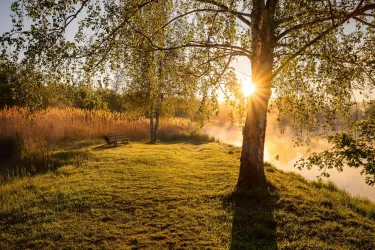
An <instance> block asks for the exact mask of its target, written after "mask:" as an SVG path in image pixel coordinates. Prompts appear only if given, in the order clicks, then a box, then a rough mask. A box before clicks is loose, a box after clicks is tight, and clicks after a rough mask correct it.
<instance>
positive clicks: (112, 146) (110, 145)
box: [93, 142, 129, 151]
mask: <svg viewBox="0 0 375 250" xmlns="http://www.w3.org/2000/svg"><path fill="white" fill-rule="evenodd" d="M126 145H129V143H121V142H120V143H118V144H103V145H100V146H97V147H95V148H93V150H94V151H100V150H106V149H112V148H118V147H121V146H126Z"/></svg>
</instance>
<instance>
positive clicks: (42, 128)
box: [0, 107, 197, 143]
mask: <svg viewBox="0 0 375 250" xmlns="http://www.w3.org/2000/svg"><path fill="white" fill-rule="evenodd" d="M194 131H197V127H196V126H195V124H194V123H193V122H191V121H189V120H187V119H182V118H166V119H163V120H162V121H161V126H160V129H159V135H160V137H161V138H163V137H168V136H169V135H173V134H181V133H191V132H194ZM19 133H21V134H23V136H24V137H25V138H42V139H43V140H45V141H47V142H49V143H56V142H60V141H63V140H83V139H98V138H102V136H103V135H106V134H113V133H122V134H126V135H127V136H129V137H130V138H131V139H132V140H136V141H144V140H147V139H148V138H149V121H148V119H146V118H143V117H140V118H136V119H134V118H132V117H131V116H128V115H127V114H124V113H119V112H109V111H105V110H83V109H77V108H64V109H58V108H48V109H46V110H41V111H37V112H34V113H30V112H29V110H28V109H26V108H17V107H12V108H5V109H3V110H1V111H0V138H3V137H8V136H15V135H16V134H19ZM166 134H167V135H168V136H166Z"/></svg>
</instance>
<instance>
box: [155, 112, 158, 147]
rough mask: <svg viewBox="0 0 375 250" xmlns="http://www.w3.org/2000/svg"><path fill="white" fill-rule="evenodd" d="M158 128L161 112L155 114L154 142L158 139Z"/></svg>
mask: <svg viewBox="0 0 375 250" xmlns="http://www.w3.org/2000/svg"><path fill="white" fill-rule="evenodd" d="M158 128H159V112H156V114H155V128H154V144H156V139H157V138H158Z"/></svg>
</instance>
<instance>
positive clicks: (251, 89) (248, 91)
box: [242, 80, 256, 97]
mask: <svg viewBox="0 0 375 250" xmlns="http://www.w3.org/2000/svg"><path fill="white" fill-rule="evenodd" d="M255 91H256V86H255V84H254V83H252V82H251V80H247V81H246V82H244V83H243V84H242V92H243V94H244V96H245V97H247V96H250V95H252V94H254V93H255Z"/></svg>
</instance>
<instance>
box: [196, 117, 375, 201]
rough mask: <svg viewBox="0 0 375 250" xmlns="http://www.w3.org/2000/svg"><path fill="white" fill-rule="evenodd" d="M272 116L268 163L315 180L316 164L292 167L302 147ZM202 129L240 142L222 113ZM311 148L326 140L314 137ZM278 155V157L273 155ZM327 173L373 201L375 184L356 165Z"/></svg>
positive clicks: (303, 152) (323, 145) (235, 129)
mask: <svg viewBox="0 0 375 250" xmlns="http://www.w3.org/2000/svg"><path fill="white" fill-rule="evenodd" d="M274 118H275V117H274V116H272V115H271V117H269V119H268V122H267V134H266V143H265V150H264V159H265V161H267V162H270V163H272V164H273V165H275V166H276V167H277V168H279V169H281V170H284V171H292V172H296V173H299V174H301V175H302V176H304V177H305V178H307V179H309V180H317V178H316V176H318V175H319V171H318V168H313V169H312V170H307V169H303V170H301V171H300V170H298V169H297V168H295V167H294V163H295V162H296V161H297V160H298V159H300V158H301V157H302V156H305V155H306V148H302V147H295V146H294V143H293V141H292V138H293V134H292V131H291V130H290V129H289V130H288V129H286V130H285V133H284V134H281V133H280V130H279V128H278V123H277V122H276V119H274ZM203 132H204V133H207V134H209V135H211V136H214V137H215V138H216V139H217V140H219V141H220V142H223V143H228V144H232V145H235V146H241V144H242V132H241V128H240V127H239V126H238V124H231V122H230V121H228V119H227V116H226V114H220V115H219V116H218V117H213V118H212V119H211V122H210V123H207V124H206V125H205V127H204V128H203ZM311 147H312V149H313V150H314V151H315V150H316V151H320V150H324V149H326V148H327V147H328V143H327V142H324V141H317V142H314V143H312V145H311ZM277 155H279V160H276V159H275V157H276V156H277ZM329 173H330V175H331V176H330V177H329V178H328V179H327V178H323V180H324V181H325V180H331V181H333V182H334V183H335V184H336V185H337V186H338V187H340V188H343V189H345V190H346V191H348V192H349V193H351V194H352V195H357V196H365V197H368V198H369V199H370V200H372V201H375V186H374V187H372V186H369V185H367V184H366V183H365V176H364V175H361V174H360V169H353V168H349V167H348V168H344V171H343V172H340V173H339V172H338V171H337V170H335V169H332V170H330V171H329Z"/></svg>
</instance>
